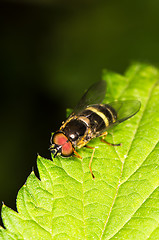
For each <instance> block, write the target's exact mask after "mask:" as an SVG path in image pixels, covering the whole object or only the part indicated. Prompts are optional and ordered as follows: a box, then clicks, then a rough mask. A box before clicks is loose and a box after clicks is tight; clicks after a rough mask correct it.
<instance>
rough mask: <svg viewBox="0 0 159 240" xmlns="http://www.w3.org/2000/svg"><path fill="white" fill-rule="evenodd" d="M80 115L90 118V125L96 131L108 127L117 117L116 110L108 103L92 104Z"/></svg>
mask: <svg viewBox="0 0 159 240" xmlns="http://www.w3.org/2000/svg"><path fill="white" fill-rule="evenodd" d="M80 116H81V117H85V118H87V119H88V122H89V126H90V127H91V129H92V130H94V131H96V133H98V132H101V131H103V130H104V129H106V128H108V127H109V125H110V124H112V123H114V122H115V121H116V119H117V113H116V111H115V110H114V109H113V108H112V107H111V106H110V105H108V104H94V105H91V106H89V107H87V108H86V109H85V110H84V111H82V113H81V114H80Z"/></svg>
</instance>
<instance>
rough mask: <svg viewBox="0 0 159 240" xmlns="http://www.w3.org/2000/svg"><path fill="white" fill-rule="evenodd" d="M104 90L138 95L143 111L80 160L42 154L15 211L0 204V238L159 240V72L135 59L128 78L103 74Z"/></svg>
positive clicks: (117, 96)
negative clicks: (93, 176)
mask: <svg viewBox="0 0 159 240" xmlns="http://www.w3.org/2000/svg"><path fill="white" fill-rule="evenodd" d="M103 78H104V79H105V80H106V81H107V84H108V93H107V96H108V97H109V98H110V100H114V99H122V100H124V99H138V100H140V101H141V103H142V106H141V110H140V112H139V113H137V114H136V115H135V116H134V117H133V118H131V119H129V120H127V121H125V122H124V123H122V124H120V125H119V126H116V127H114V128H113V129H111V130H110V131H109V134H108V136H107V141H109V142H113V143H122V146H121V147H112V146H108V145H106V144H104V143H101V142H100V140H99V138H96V139H94V140H92V141H91V142H90V144H89V145H91V146H96V150H95V155H94V158H93V162H92V170H93V172H94V174H95V177H96V178H95V180H93V179H92V176H91V174H90V172H89V167H88V165H89V160H90V157H91V154H92V151H91V150H89V149H85V148H82V149H80V150H79V151H78V152H79V154H80V155H81V156H82V157H83V159H82V160H80V159H77V158H74V157H71V158H61V157H59V158H56V159H55V161H54V162H52V161H50V160H48V159H44V158H42V157H40V156H38V160H37V163H38V169H39V173H40V180H39V179H38V178H37V177H36V176H35V174H34V172H32V173H31V174H30V176H29V177H28V179H27V181H26V184H25V185H24V186H23V187H22V188H21V189H20V191H19V193H18V197H17V211H18V213H17V212H15V211H13V210H11V209H10V208H8V207H7V206H5V205H3V207H2V218H3V222H4V226H5V228H6V229H3V228H1V229H0V239H8V240H15V239H18V240H19V239H28V240H32V239H36V240H42V239H47V240H50V239H97V240H98V239H111V240H115V239H122V240H123V239H126V240H134V239H137V240H145V239H151V240H155V239H156V240H157V239H159V82H158V80H159V71H158V70H157V69H156V68H154V67H152V66H148V65H146V64H145V65H144V64H133V65H132V66H131V67H130V68H129V69H128V70H127V72H126V74H125V76H120V75H118V74H114V73H110V72H104V74H103Z"/></svg>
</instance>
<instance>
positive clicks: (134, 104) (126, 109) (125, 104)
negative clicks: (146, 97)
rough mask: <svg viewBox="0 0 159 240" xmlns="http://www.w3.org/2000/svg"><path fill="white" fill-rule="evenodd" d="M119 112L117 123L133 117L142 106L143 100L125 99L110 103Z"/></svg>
mask: <svg viewBox="0 0 159 240" xmlns="http://www.w3.org/2000/svg"><path fill="white" fill-rule="evenodd" d="M108 105H110V106H111V107H112V108H113V109H114V110H115V111H116V113H117V120H116V122H115V124H119V123H121V122H124V121H125V120H127V119H128V118H131V117H133V116H134V115H135V114H136V113H137V112H138V111H139V110H140V107H141V102H140V101H138V100H125V101H116V102H112V103H109V104H108Z"/></svg>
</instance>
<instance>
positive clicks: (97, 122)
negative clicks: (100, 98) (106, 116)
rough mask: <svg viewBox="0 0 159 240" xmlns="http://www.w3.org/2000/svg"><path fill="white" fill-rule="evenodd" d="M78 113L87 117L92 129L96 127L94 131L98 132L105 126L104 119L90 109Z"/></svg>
mask: <svg viewBox="0 0 159 240" xmlns="http://www.w3.org/2000/svg"><path fill="white" fill-rule="evenodd" d="M92 107H93V106H92ZM97 110H98V109H97ZM80 115H81V116H84V117H87V118H88V119H89V121H90V127H91V129H92V131H93V130H95V129H96V132H98V131H101V130H102V129H104V128H105V127H106V125H105V122H104V120H103V119H102V118H101V117H100V116H99V115H98V113H95V112H93V111H92V110H84V111H83V112H82V113H81V114H80Z"/></svg>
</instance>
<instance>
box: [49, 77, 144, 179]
mask: <svg viewBox="0 0 159 240" xmlns="http://www.w3.org/2000/svg"><path fill="white" fill-rule="evenodd" d="M105 93H106V82H105V81H99V82H97V83H95V84H94V85H92V86H91V87H90V88H89V89H88V90H87V91H86V93H85V94H84V95H83V97H82V98H81V100H80V101H79V103H78V104H77V106H76V107H75V109H74V111H73V112H72V113H71V115H70V116H69V117H68V118H67V120H66V121H65V122H63V123H62V126H61V127H60V129H59V130H58V131H56V132H55V133H54V134H53V136H52V137H51V140H50V141H51V146H50V148H49V149H50V151H51V153H52V154H53V155H54V158H55V157H56V156H57V155H61V156H63V157H70V156H72V155H74V156H76V157H77V158H82V157H81V156H80V155H79V154H78V153H77V152H76V149H79V148H81V147H84V146H85V147H88V148H91V149H93V154H94V150H95V148H93V147H90V146H87V145H86V144H87V143H88V142H89V141H90V140H91V139H93V138H96V137H102V139H101V140H102V142H105V143H107V144H109V145H112V146H120V145H121V144H111V143H108V142H107V141H105V140H104V137H105V136H106V135H107V130H108V129H109V128H110V127H113V126H116V125H118V124H119V123H121V122H123V121H125V120H127V119H128V118H131V117H132V116H134V115H135V114H136V113H137V112H138V111H139V109H140V106H141V103H140V101H138V100H125V101H114V102H111V103H109V104H102V101H103V100H104V97H105ZM93 154H92V157H91V159H90V163H89V169H90V172H91V174H92V177H93V178H95V177H94V175H93V172H92V169H91V162H92V159H93Z"/></svg>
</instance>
